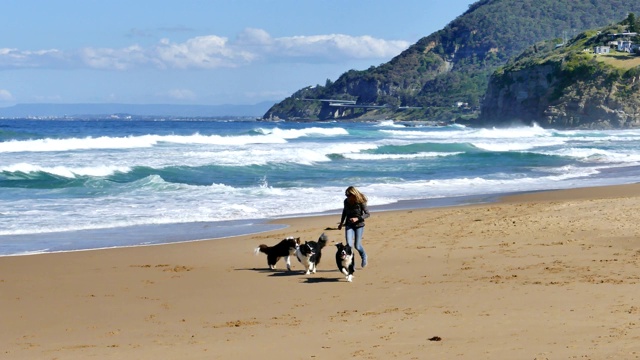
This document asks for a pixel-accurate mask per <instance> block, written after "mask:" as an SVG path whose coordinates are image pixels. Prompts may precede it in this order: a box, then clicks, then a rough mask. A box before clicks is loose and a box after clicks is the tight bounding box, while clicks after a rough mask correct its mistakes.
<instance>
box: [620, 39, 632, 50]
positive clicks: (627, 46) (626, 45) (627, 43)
mask: <svg viewBox="0 0 640 360" xmlns="http://www.w3.org/2000/svg"><path fill="white" fill-rule="evenodd" d="M632 49H633V41H631V40H620V41H618V51H624V52H628V53H630V52H631V51H632Z"/></svg>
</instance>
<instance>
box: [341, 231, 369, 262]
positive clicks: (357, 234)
mask: <svg viewBox="0 0 640 360" xmlns="http://www.w3.org/2000/svg"><path fill="white" fill-rule="evenodd" d="M362 234H364V226H362V227H359V228H352V227H350V226H347V227H345V230H344V236H345V238H346V240H347V244H349V246H351V247H352V248H354V249H356V250H358V253H360V258H361V259H363V260H364V259H366V258H367V253H366V252H364V247H362ZM354 238H355V244H354Z"/></svg>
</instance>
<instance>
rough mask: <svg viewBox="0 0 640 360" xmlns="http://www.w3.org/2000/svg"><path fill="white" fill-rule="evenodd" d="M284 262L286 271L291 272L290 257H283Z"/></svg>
mask: <svg viewBox="0 0 640 360" xmlns="http://www.w3.org/2000/svg"><path fill="white" fill-rule="evenodd" d="M285 261H286V262H287V271H291V259H290V256H286V257H285Z"/></svg>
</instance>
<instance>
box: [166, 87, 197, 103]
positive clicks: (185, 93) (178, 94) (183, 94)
mask: <svg viewBox="0 0 640 360" xmlns="http://www.w3.org/2000/svg"><path fill="white" fill-rule="evenodd" d="M168 96H169V97H170V98H172V99H175V100H192V99H195V98H196V94H195V93H194V92H193V91H191V90H188V89H173V90H169V93H168Z"/></svg>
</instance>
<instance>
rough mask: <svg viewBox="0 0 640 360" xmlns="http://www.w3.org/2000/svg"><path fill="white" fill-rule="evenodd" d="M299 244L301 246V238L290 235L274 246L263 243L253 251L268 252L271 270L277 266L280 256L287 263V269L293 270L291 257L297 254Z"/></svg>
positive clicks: (256, 252) (268, 262)
mask: <svg viewBox="0 0 640 360" xmlns="http://www.w3.org/2000/svg"><path fill="white" fill-rule="evenodd" d="M298 246H300V238H294V237H291V236H290V237H288V238H285V239H284V240H282V241H280V242H279V243H277V244H275V245H273V246H267V245H265V244H261V245H259V246H258V247H257V248H255V249H254V250H253V253H254V254H256V255H258V254H259V253H261V252H262V253H265V254H267V265H269V269H271V270H274V269H275V268H276V263H277V262H278V260H280V258H284V259H285V262H286V263H287V270H289V271H291V260H290V259H289V257H290V256H292V255H295V253H296V249H297V248H298Z"/></svg>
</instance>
